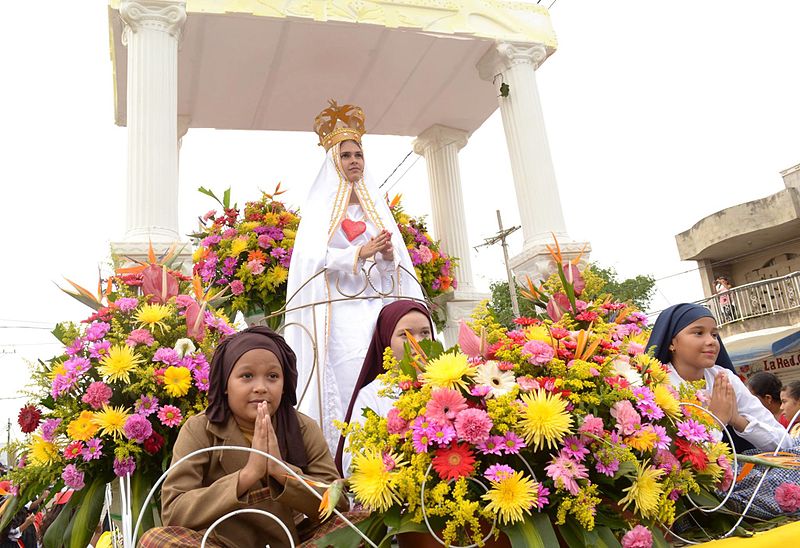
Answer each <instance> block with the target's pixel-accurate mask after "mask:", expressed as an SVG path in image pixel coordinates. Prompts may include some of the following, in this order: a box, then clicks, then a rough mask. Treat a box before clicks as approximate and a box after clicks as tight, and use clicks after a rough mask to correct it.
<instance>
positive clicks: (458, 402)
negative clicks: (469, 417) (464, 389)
mask: <svg viewBox="0 0 800 548" xmlns="http://www.w3.org/2000/svg"><path fill="white" fill-rule="evenodd" d="M466 408H467V400H465V399H464V396H462V395H461V393H460V392H459V391H458V390H453V389H451V388H439V389H437V390H434V391H433V392H431V400H430V401H429V402H428V405H427V406H426V409H427V413H426V415H427V417H428V418H429V419H430V420H431V421H435V422H442V423H443V422H451V421H453V420H455V418H456V415H458V414H459V413H460V412H461V411H463V410H464V409H466Z"/></svg>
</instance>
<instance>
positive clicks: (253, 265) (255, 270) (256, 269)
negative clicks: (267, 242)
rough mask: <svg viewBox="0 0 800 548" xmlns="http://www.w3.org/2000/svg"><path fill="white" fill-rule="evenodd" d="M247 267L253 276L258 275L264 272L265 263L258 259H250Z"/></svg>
mask: <svg viewBox="0 0 800 548" xmlns="http://www.w3.org/2000/svg"><path fill="white" fill-rule="evenodd" d="M247 268H249V269H250V272H251V273H252V274H253V276H258V275H259V274H261V273H262V272H264V265H263V264H261V263H260V262H258V261H256V260H252V261H248V262H247Z"/></svg>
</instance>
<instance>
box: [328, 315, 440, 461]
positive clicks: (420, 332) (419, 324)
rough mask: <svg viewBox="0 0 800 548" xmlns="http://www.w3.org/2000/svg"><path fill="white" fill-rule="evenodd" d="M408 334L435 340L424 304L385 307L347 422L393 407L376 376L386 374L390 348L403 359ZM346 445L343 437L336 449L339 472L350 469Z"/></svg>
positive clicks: (368, 352)
mask: <svg viewBox="0 0 800 548" xmlns="http://www.w3.org/2000/svg"><path fill="white" fill-rule="evenodd" d="M406 333H410V334H411V335H412V336H413V337H414V338H415V339H418V340H419V339H432V338H433V334H434V331H433V322H432V321H431V314H430V312H429V311H428V309H427V308H426V307H425V305H424V304H422V303H419V302H417V301H411V300H398V301H395V302H393V303H391V304H388V305H386V306H384V307H383V308H382V309H381V312H380V314H379V315H378V321H377V322H376V324H375V331H374V332H373V334H372V342H370V345H369V348H368V349H367V355H366V357H365V358H364V364H363V365H362V366H361V373H360V374H359V376H358V380H357V381H356V385H355V390H353V397H352V398H351V399H350V405H349V407H348V408H347V413H346V414H345V418H344V422H347V423H349V422H361V421H363V420H364V419H363V415H362V413H363V410H364V409H367V408H369V409H372V410H373V411H375V412H376V413H377V414H378V415H380V416H382V417H385V416H386V414H387V413H388V412H389V410H390V409H391V408H392V404H393V403H394V401H393V400H392V398H388V397H386V396H380V395H378V391H379V390H380V389H381V387H382V386H381V383H380V382H379V381H378V380H377V379H376V377H377V376H378V375H380V374H381V373H383V353H384V352H385V351H386V348H387V347H388V348H391V349H392V353H393V354H394V356H395V358H397V359H398V360H399V359H402V357H403V354H404V352H405V347H404V345H405V342H406ZM344 446H345V440H344V438H340V439H339V446H338V448H337V450H336V466H337V467H338V468H339V471H340V472H344V471H347V469H348V468H349V467H350V452H349V451H347V450H345V447H344Z"/></svg>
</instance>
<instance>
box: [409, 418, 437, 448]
mask: <svg viewBox="0 0 800 548" xmlns="http://www.w3.org/2000/svg"><path fill="white" fill-rule="evenodd" d="M411 432H412V439H413V443H414V450H415V451H416V452H417V453H427V452H428V446H429V445H431V443H432V440H431V425H430V423H429V422H428V421H427V420H425V419H424V418H423V417H417V418H416V420H414V424H412V425H411Z"/></svg>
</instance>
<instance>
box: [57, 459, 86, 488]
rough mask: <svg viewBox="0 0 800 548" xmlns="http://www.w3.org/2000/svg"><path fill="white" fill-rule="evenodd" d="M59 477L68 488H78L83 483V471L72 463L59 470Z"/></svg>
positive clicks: (81, 486)
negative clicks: (61, 470)
mask: <svg viewBox="0 0 800 548" xmlns="http://www.w3.org/2000/svg"><path fill="white" fill-rule="evenodd" d="M61 479H63V480H64V485H66V486H67V487H69V488H70V489H75V490H76V491H77V490H80V489H83V486H84V485H85V484H84V483H83V472H81V471H80V470H78V469H77V468H76V467H75V465H74V464H68V465H66V466H65V467H64V471H63V472H61Z"/></svg>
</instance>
